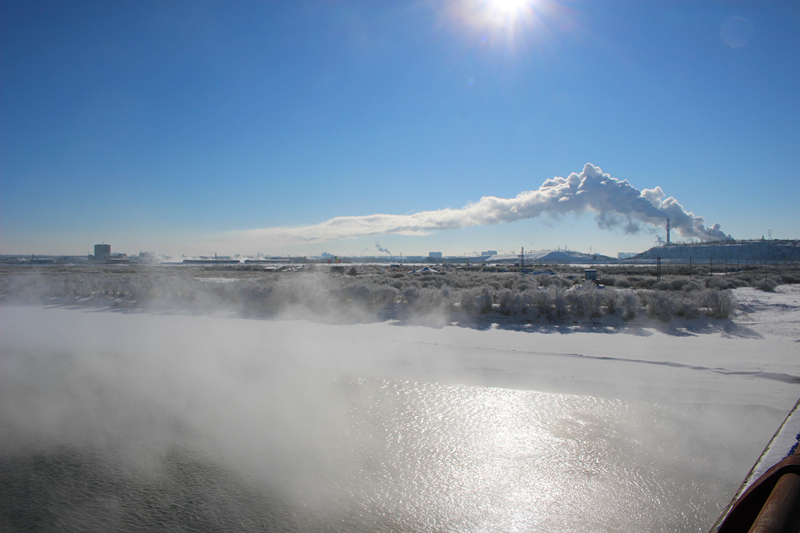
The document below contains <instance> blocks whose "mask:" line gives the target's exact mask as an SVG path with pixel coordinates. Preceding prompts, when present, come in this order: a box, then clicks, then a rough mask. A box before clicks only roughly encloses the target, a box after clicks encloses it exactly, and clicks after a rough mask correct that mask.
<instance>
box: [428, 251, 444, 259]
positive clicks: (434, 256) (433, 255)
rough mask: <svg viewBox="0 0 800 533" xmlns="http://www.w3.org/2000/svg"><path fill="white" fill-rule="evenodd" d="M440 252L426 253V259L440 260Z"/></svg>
mask: <svg viewBox="0 0 800 533" xmlns="http://www.w3.org/2000/svg"><path fill="white" fill-rule="evenodd" d="M441 258H442V252H428V259H441Z"/></svg>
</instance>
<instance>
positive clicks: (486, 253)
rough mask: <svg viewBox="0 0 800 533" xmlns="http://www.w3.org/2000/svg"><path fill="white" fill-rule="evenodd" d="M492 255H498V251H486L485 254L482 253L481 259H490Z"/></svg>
mask: <svg viewBox="0 0 800 533" xmlns="http://www.w3.org/2000/svg"><path fill="white" fill-rule="evenodd" d="M492 255H497V250H486V251H485V252H481V257H489V256H492Z"/></svg>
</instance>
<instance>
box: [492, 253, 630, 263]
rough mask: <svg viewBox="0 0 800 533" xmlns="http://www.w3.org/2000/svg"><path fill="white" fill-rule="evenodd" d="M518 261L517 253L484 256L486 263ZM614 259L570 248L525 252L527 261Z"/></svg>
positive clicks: (587, 261)
mask: <svg viewBox="0 0 800 533" xmlns="http://www.w3.org/2000/svg"><path fill="white" fill-rule="evenodd" d="M510 261H513V262H515V263H516V262H519V255H492V256H489V257H487V258H486V262H487V263H501V262H510ZM615 261H616V259H614V258H612V257H609V256H607V255H602V254H587V253H583V252H575V251H572V250H563V251H562V250H558V251H544V252H530V253H527V252H526V253H525V262H526V263H528V262H530V263H608V262H615Z"/></svg>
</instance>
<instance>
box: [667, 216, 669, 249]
mask: <svg viewBox="0 0 800 533" xmlns="http://www.w3.org/2000/svg"><path fill="white" fill-rule="evenodd" d="M667 246H669V217H667Z"/></svg>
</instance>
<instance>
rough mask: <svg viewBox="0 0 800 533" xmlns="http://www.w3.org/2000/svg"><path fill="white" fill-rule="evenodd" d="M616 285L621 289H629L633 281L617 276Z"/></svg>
mask: <svg viewBox="0 0 800 533" xmlns="http://www.w3.org/2000/svg"><path fill="white" fill-rule="evenodd" d="M614 286H615V287H619V288H620V289H629V288H630V287H631V282H630V281H629V280H628V279H627V278H617V279H616V281H615V282H614Z"/></svg>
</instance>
